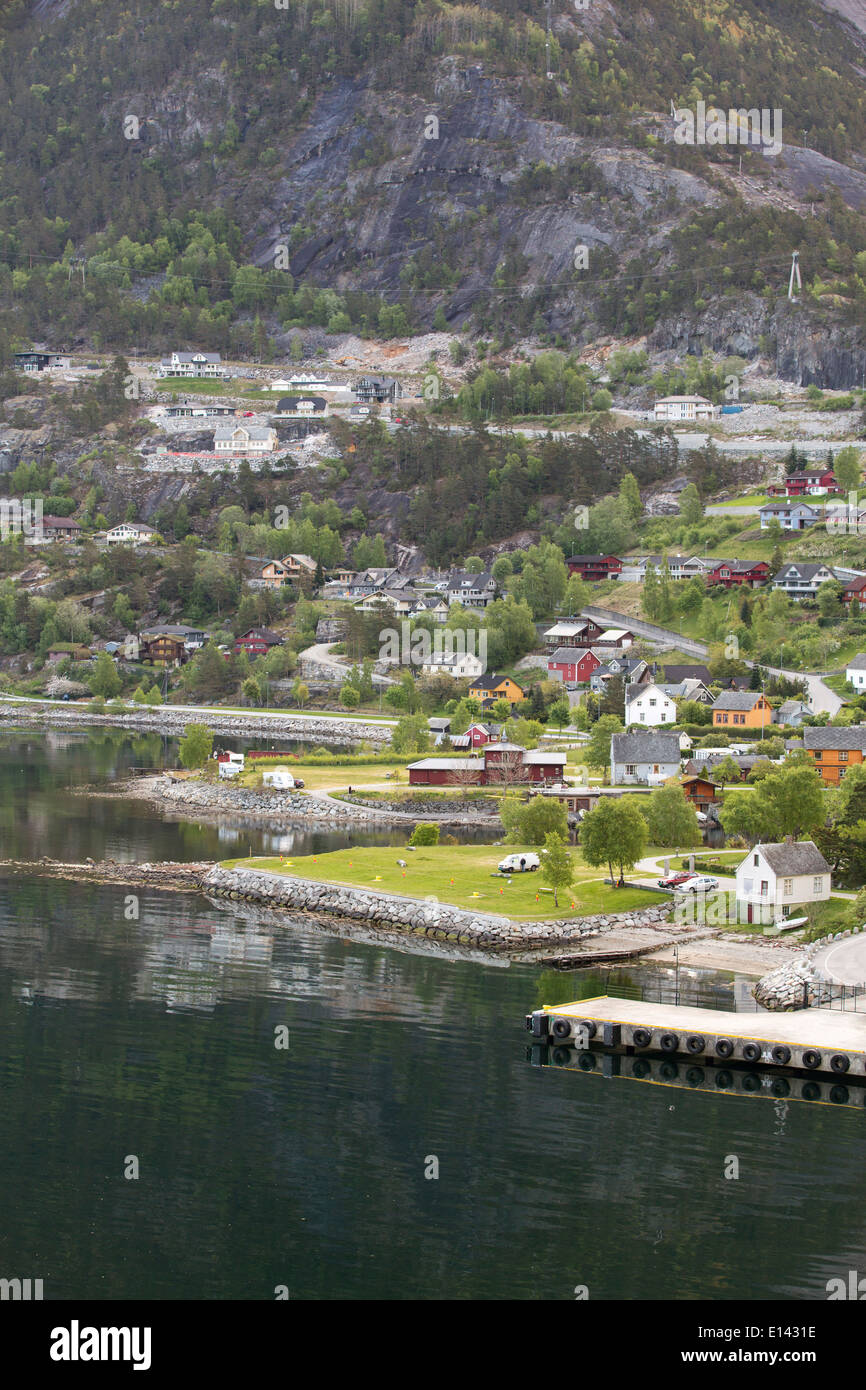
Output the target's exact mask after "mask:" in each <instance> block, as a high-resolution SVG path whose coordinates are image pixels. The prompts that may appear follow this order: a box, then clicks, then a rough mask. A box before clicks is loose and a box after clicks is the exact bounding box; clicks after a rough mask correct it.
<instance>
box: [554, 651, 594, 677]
mask: <svg viewBox="0 0 866 1390" xmlns="http://www.w3.org/2000/svg"><path fill="white" fill-rule="evenodd" d="M600 665H601V661H600V660H599V658H598V657H597V656H596V655H595V653H594V652H592V651H591V650H590V648H589V647H557V649H556V651H555V652H553V653H552V655H550V656H549V657H548V658H547V669H548V671H549V672H550V674H551V675H552V676H556V675H558V676H559V678H560V680H562V681H569V682H571V683H573V684H577V685H584V684H585V683H586V682H587V681H588V680H589V678H590V676H591V675H592V673H593V671H597V670H598V668H599V666H600Z"/></svg>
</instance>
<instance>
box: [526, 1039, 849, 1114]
mask: <svg viewBox="0 0 866 1390" xmlns="http://www.w3.org/2000/svg"><path fill="white" fill-rule="evenodd" d="M526 1060H527V1061H528V1062H531V1063H532V1065H533V1066H534V1067H557V1068H560V1069H562V1070H565V1071H577V1072H582V1073H583V1074H584V1075H585V1076H601V1077H607V1078H616V1079H618V1080H620V1081H644V1082H646V1083H647V1084H648V1085H650V1086H673V1087H679V1089H680V1090H684V1091H711V1092H713V1094H715V1095H726V1096H753V1097H754V1096H757V1097H759V1098H760V1099H763V1100H774V1101H776V1102H779V1101H789V1100H804V1101H813V1102H817V1103H818V1104H819V1105H843V1106H847V1107H848V1108H850V1109H856V1110H862V1109H863V1107H864V1104H866V1077H862V1076H861V1077H856V1076H855V1077H853V1078H852V1077H846V1078H845V1080H844V1081H841V1080H840V1081H837V1080H832V1079H831V1078H830V1077H827V1076H821V1077H814V1076H798V1075H796V1074H794V1073H791V1072H785V1073H784V1074H782V1073H780V1072H779V1070H778V1068H769V1067H760V1068H755V1067H748V1068H746V1067H743V1066H734V1067H724V1066H705V1065H703V1064H701V1063H697V1062H687V1061H685V1059H680V1060H679V1061H675V1060H673V1059H672V1058H670V1057H647V1056H628V1055H626V1056H623V1055H622V1054H621V1053H614V1052H605V1053H602V1054H601V1055H599V1054H598V1053H597V1052H589V1051H583V1052H580V1051H578V1050H577V1049H576V1048H573V1047H560V1046H557V1047H550V1046H548V1044H547V1043H533V1044H532V1046H531V1047H528V1048H527V1049H526Z"/></svg>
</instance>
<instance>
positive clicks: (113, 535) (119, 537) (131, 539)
mask: <svg viewBox="0 0 866 1390" xmlns="http://www.w3.org/2000/svg"><path fill="white" fill-rule="evenodd" d="M155 536H156V532H155V531H154V529H153V527H152V526H142V525H141V524H140V523H139V522H137V521H121V522H120V524H119V525H118V526H112V527H111V530H110V531H106V533H105V544H106V545H125V544H126V545H150V544H151V542H152V541H153V539H154V537H155Z"/></svg>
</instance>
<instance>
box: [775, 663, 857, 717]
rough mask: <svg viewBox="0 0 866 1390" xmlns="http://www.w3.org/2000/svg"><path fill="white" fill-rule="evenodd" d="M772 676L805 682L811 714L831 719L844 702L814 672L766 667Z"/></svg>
mask: <svg viewBox="0 0 866 1390" xmlns="http://www.w3.org/2000/svg"><path fill="white" fill-rule="evenodd" d="M764 669H765V670H766V671H769V672H770V674H771V675H773V676H787V677H788V679H789V680H794V681H805V682H806V690H807V692H808V695H807V698H808V703H809V705H810V706H811V709H812V712H813V714H824V713H826V714H829V716H830V718H831V719H832V718H833V716H834V715H836V714H838V713H839V711H840V709H841V708H842V706H843V705H844V704H845V701H844V700H843V699H842V698H841V696H839V695H837V694H836V692H835V690H831V689H830V687H829V685H825V684H824V681H823V679H822V678H821V676H820V675H819V674H817V673H815V672H807V671H787V670H785V669H784V668H780V667H778V666H766V667H764Z"/></svg>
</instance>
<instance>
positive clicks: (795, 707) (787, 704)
mask: <svg viewBox="0 0 866 1390" xmlns="http://www.w3.org/2000/svg"><path fill="white" fill-rule="evenodd" d="M778 713H779V714H800V713H803V714H808V713H809V706H808V705H807V704H805V703H804V701H803V700H785V701H784V702H783V703H782V704H781V705H780V706H779V709H778Z"/></svg>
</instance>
